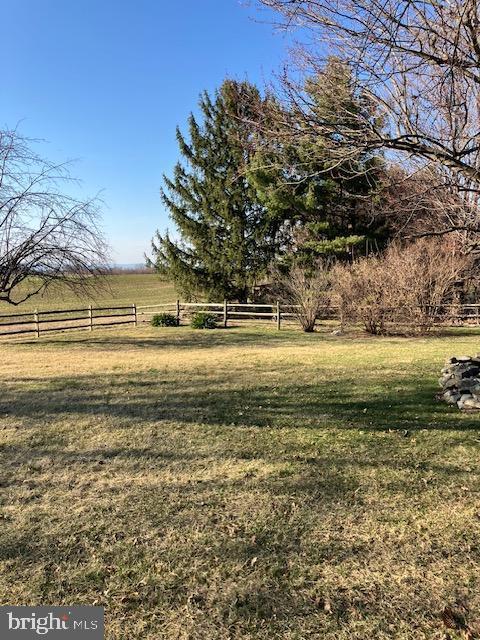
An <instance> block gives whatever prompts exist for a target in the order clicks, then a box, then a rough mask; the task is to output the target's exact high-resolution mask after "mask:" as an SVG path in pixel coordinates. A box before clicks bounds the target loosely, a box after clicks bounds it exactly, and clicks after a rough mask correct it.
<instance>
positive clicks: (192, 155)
mask: <svg viewBox="0 0 480 640" xmlns="http://www.w3.org/2000/svg"><path fill="white" fill-rule="evenodd" d="M259 100H260V97H259V93H258V91H257V89H256V88H255V87H254V86H252V85H251V84H249V83H247V82H235V81H232V80H226V81H225V82H224V83H223V84H222V86H221V87H220V89H219V90H218V91H217V92H216V93H215V96H214V99H213V100H212V98H211V97H210V96H209V95H208V93H207V92H205V93H203V94H202V96H201V98H200V102H199V106H200V112H201V115H202V119H203V122H201V123H199V122H198V121H197V119H196V118H195V117H194V116H193V115H191V116H190V118H189V122H188V130H189V140H187V139H186V138H185V137H184V136H183V134H182V133H181V131H180V129H178V128H177V140H178V145H179V148H180V152H181V154H182V156H183V162H179V163H178V164H177V165H176V167H175V170H174V174H173V177H172V178H169V177H167V176H164V185H165V186H164V188H162V190H161V195H162V200H163V202H164V204H165V205H166V207H167V209H168V211H169V213H170V217H171V219H172V220H173V221H174V223H175V225H176V227H177V230H178V234H179V236H180V239H179V240H178V241H177V240H175V239H173V238H172V237H171V236H170V235H169V234H168V232H167V233H166V234H165V235H161V234H160V233H159V232H157V234H156V237H155V238H154V240H153V242H152V248H153V260H152V261H151V263H152V264H153V265H154V266H155V268H156V270H157V271H158V272H159V273H161V274H162V275H164V276H165V277H166V278H168V279H170V280H171V281H173V282H174V283H175V285H176V287H177V290H178V291H180V292H181V293H182V294H183V295H185V296H187V297H188V298H190V299H191V298H192V297H196V296H197V295H205V296H206V297H207V298H208V299H210V300H222V299H224V298H226V299H230V300H239V301H241V302H243V301H246V300H247V298H248V296H249V292H250V291H251V288H252V287H253V285H254V284H255V282H256V281H257V279H258V278H259V277H260V276H261V274H262V273H263V272H264V271H265V268H266V266H267V264H268V262H269V261H270V260H271V258H272V255H273V249H274V246H273V245H274V237H275V229H274V225H273V226H272V225H270V224H269V223H268V222H267V221H266V219H265V209H264V207H263V206H262V205H261V203H260V202H259V200H258V198H257V196H256V192H255V189H254V188H253V187H252V186H251V185H250V183H249V182H248V180H247V178H246V170H245V169H246V165H247V163H248V162H249V157H250V151H249V145H250V143H251V132H250V130H249V127H248V125H246V124H245V122H246V120H247V118H246V116H248V110H249V109H250V108H253V106H254V104H256V103H258V101H259Z"/></svg>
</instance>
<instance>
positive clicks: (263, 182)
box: [250, 58, 386, 262]
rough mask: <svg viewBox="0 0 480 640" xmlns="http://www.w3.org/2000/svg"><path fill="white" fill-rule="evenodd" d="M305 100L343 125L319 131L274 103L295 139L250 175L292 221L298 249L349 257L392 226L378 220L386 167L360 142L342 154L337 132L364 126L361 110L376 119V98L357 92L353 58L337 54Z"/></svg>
mask: <svg viewBox="0 0 480 640" xmlns="http://www.w3.org/2000/svg"><path fill="white" fill-rule="evenodd" d="M326 77H327V81H325V78H326ZM304 100H305V103H306V104H308V108H309V110H310V113H311V117H314V118H316V119H317V120H318V121H319V122H329V123H332V122H334V123H335V124H336V131H337V132H336V133H335V134H332V135H331V136H328V135H325V136H319V135H315V136H312V135H311V131H310V130H309V128H308V123H305V122H304V121H303V120H302V117H301V115H300V113H298V114H297V113H296V112H295V110H294V108H293V110H292V111H286V110H285V109H284V108H283V107H281V106H280V105H277V106H276V107H274V110H275V109H277V111H278V112H279V113H280V118H281V119H282V120H283V121H285V122H289V123H290V128H291V129H292V130H295V136H292V138H294V139H295V143H294V144H293V143H292V142H291V141H290V142H285V141H284V140H282V139H280V141H279V142H277V143H276V142H275V141H274V142H273V143H272V144H270V145H264V146H263V148H261V149H260V151H259V152H258V153H257V154H256V156H255V157H254V159H253V160H252V163H251V165H250V175H251V180H252V182H253V183H254V184H255V187H256V189H257V194H258V197H259V198H260V200H261V201H262V202H263V203H264V205H265V206H266V207H267V208H268V210H269V211H270V213H271V215H275V216H276V217H277V218H278V219H279V220H283V221H284V222H285V223H286V224H287V225H288V228H289V229H290V238H291V245H292V246H291V249H292V251H294V252H295V253H296V255H297V256H298V257H301V258H302V259H303V258H304V259H305V260H306V261H307V262H308V261H312V260H313V262H314V261H315V259H316V258H317V257H319V256H322V255H334V256H337V257H342V256H348V255H350V253H351V252H352V250H353V248H354V247H356V246H362V245H363V246H364V245H365V243H366V242H367V241H369V240H371V241H373V243H374V244H375V243H376V241H377V240H379V241H380V242H381V241H382V239H383V236H384V234H385V232H386V230H385V229H384V228H383V225H382V223H378V220H377V221H376V222H375V224H372V216H371V207H372V199H371V197H370V196H371V195H372V194H373V193H374V192H375V187H376V184H377V182H378V180H379V178H380V176H381V172H382V170H383V168H382V163H381V162H380V161H379V159H378V157H374V156H372V155H371V154H369V153H368V152H358V153H357V152H355V149H352V154H351V156H350V157H347V158H346V159H343V160H341V161H339V159H338V157H337V156H336V155H335V145H336V144H337V143H338V142H339V140H338V139H335V136H337V137H338V136H341V135H342V134H341V132H342V129H343V130H351V129H353V128H355V127H358V126H359V125H358V122H359V121H361V119H359V118H357V117H356V116H357V114H358V112H359V111H362V113H364V114H365V117H367V116H368V117H370V118H372V119H373V118H375V112H374V108H373V107H372V105H371V104H369V102H368V100H366V99H365V97H364V96H363V95H358V94H357V93H356V91H355V87H354V83H353V80H352V74H351V70H350V68H349V67H348V65H346V64H344V63H341V62H339V61H338V60H336V59H335V58H331V59H330V60H329V61H328V62H327V64H326V66H325V68H324V69H323V70H322V72H321V73H319V75H318V76H316V77H313V78H311V79H309V80H308V81H307V82H306V84H305V91H304ZM379 126H380V123H379ZM359 133H360V134H361V132H359Z"/></svg>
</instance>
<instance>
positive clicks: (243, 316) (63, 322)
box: [0, 300, 480, 338]
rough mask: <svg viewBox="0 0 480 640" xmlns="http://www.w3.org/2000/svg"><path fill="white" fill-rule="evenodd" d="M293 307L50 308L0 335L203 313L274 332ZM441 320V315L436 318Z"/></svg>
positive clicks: (467, 317)
mask: <svg viewBox="0 0 480 640" xmlns="http://www.w3.org/2000/svg"><path fill="white" fill-rule="evenodd" d="M297 309H298V307H296V306H295V305H286V304H280V302H276V303H274V304H254V303H249V304H246V303H232V302H227V301H226V300H225V301H223V302H221V303H213V302H212V303H204V302H180V300H176V301H175V302H170V303H163V304H151V305H142V306H138V305H136V304H131V305H125V306H118V307H94V306H92V305H89V306H88V307H83V308H76V309H53V310H50V311H38V310H34V311H32V312H29V313H23V312H22V313H16V314H3V315H0V336H15V335H19V334H31V335H33V336H35V337H37V338H38V337H40V335H41V334H44V333H47V332H51V331H68V330H70V329H86V330H88V331H93V330H94V329H97V328H105V327H112V326H118V325H126V324H130V325H132V326H137V325H138V324H140V323H147V322H150V320H151V318H152V316H154V315H156V314H158V313H162V312H163V313H170V314H172V315H174V316H175V317H176V319H177V324H179V325H180V324H181V322H182V320H185V319H189V317H190V316H191V315H192V314H193V313H195V312H197V311H206V312H208V313H212V314H214V315H216V316H218V317H219V321H220V324H221V325H223V326H224V327H227V326H229V325H231V324H232V323H237V322H239V321H240V322H242V321H247V320H248V321H252V320H253V321H259V320H260V321H269V322H271V323H272V324H273V325H274V326H276V328H277V329H280V328H281V327H282V325H283V324H284V323H286V322H292V321H295V320H296V310H297ZM336 315H337V314H336V310H335V309H334V308H330V309H329V311H328V312H326V313H324V314H322V315H321V316H320V317H319V318H318V319H319V320H327V319H332V318H335V317H336ZM439 318H440V316H439ZM439 322H440V323H441V324H444V325H445V324H447V325H450V326H455V325H474V326H475V325H476V326H480V304H468V305H446V306H445V307H444V308H443V310H442V314H441V318H440V320H439Z"/></svg>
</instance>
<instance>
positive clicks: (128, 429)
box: [0, 278, 480, 640]
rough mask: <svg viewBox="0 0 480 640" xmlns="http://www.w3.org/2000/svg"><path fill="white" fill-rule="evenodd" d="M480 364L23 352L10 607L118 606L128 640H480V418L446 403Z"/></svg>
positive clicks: (216, 334) (27, 345)
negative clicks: (448, 392)
mask: <svg viewBox="0 0 480 640" xmlns="http://www.w3.org/2000/svg"><path fill="white" fill-rule="evenodd" d="M125 280H127V281H128V282H132V281H135V278H131V279H130V278H126V279H125ZM141 280H143V279H139V281H141ZM151 282H152V283H154V279H153V278H152V279H151ZM152 287H153V285H152ZM130 291H131V292H132V295H131V297H132V298H136V299H137V300H138V299H139V296H138V295H137V296H135V295H133V294H134V293H135V291H134V288H133V287H132V288H130V289H129V292H130ZM138 293H141V292H140V291H139V292H138ZM124 295H127V294H124ZM143 295H145V292H144V293H143ZM155 295H157V292H156V291H155V290H153V291H152V292H151V297H150V299H151V298H152V297H154V296H155ZM144 300H145V298H144ZM479 344H480V335H479V334H478V331H477V330H476V329H473V330H471V331H468V332H465V331H460V330H458V331H457V332H452V333H451V334H449V335H447V336H436V337H431V338H425V339H413V338H412V339H400V338H372V337H366V336H362V335H347V336H340V337H336V336H332V335H331V334H329V333H321V332H318V333H315V334H311V335H305V334H303V333H301V332H300V331H289V330H285V331H276V330H274V329H273V328H271V327H270V328H268V329H267V328H265V329H251V328H249V329H247V328H241V329H218V330H213V331H210V332H208V331H207V332H205V331H194V330H192V329H189V328H188V327H179V328H172V329H153V328H152V327H138V328H137V329H133V328H131V327H129V328H128V329H118V330H114V329H108V330H100V329H99V330H98V331H95V332H94V333H93V334H88V333H86V332H72V333H71V334H68V335H63V334H55V335H53V334H51V335H50V336H49V337H40V339H38V340H36V341H35V339H19V340H15V341H5V342H3V343H2V344H0V385H1V388H2V395H1V397H0V604H2V605H7V604H20V603H29V604H32V605H34V604H38V605H39V604H46V603H54V604H64V605H69V604H72V603H82V604H98V605H104V606H105V607H106V620H107V632H106V638H107V639H108V640H306V639H307V638H308V639H312V640H447V639H450V640H460V639H463V640H467V639H468V638H470V639H473V638H478V635H477V634H476V633H475V634H473V633H472V634H470V633H468V634H467V632H465V633H463V632H462V629H465V628H467V625H468V627H470V628H471V629H475V628H477V627H478V625H479V624H480V572H479V565H480V547H479V539H480V444H479V442H480V432H479V427H480V422H479V416H478V414H470V415H468V414H463V415H461V414H460V413H459V412H458V411H457V410H456V409H455V408H452V407H449V406H447V405H446V404H443V403H440V402H438V401H436V400H435V393H436V392H437V390H438V387H437V378H438V375H439V369H440V367H441V366H442V364H443V361H444V359H445V357H446V356H450V355H452V354H462V353H466V354H473V353H476V352H477V351H478V350H479ZM448 608H450V609H448ZM445 611H447V612H448V611H451V613H450V614H449V616H447V617H446V616H445V614H444V615H443V617H442V612H445ZM446 624H450V625H453V626H454V628H453V629H452V628H451V627H450V628H449V627H448V626H446ZM462 625H463V626H462Z"/></svg>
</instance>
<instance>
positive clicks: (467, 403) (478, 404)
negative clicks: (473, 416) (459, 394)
mask: <svg viewBox="0 0 480 640" xmlns="http://www.w3.org/2000/svg"><path fill="white" fill-rule="evenodd" d="M462 409H480V400H478V399H477V398H474V397H473V396H469V397H468V398H465V400H464V401H463V404H462Z"/></svg>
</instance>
